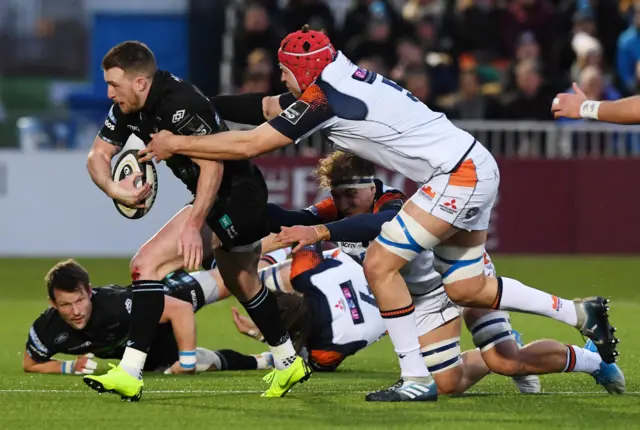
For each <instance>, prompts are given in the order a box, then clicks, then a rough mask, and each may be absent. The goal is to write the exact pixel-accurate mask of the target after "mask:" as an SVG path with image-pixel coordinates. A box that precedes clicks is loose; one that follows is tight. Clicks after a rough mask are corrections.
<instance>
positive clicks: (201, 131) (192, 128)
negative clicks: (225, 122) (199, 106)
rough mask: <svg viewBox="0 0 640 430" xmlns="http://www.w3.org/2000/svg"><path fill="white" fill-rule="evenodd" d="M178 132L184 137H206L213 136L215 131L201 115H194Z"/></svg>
mask: <svg viewBox="0 0 640 430" xmlns="http://www.w3.org/2000/svg"><path fill="white" fill-rule="evenodd" d="M177 131H178V134H181V135H183V136H204V135H207V134H211V132H212V131H213V129H212V128H211V126H210V125H209V124H207V123H206V122H205V120H203V119H202V118H201V117H200V116H199V115H193V116H192V117H191V118H190V119H189V121H187V122H186V123H185V124H184V125H182V126H181V127H180V128H179V129H178V130H177Z"/></svg>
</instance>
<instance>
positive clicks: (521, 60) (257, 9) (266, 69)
mask: <svg viewBox="0 0 640 430" xmlns="http://www.w3.org/2000/svg"><path fill="white" fill-rule="evenodd" d="M282 3H283V2H281V1H277V0H249V1H247V2H246V4H245V6H244V7H243V8H241V9H240V11H239V16H238V26H237V27H236V31H235V34H234V36H233V46H234V62H233V81H234V84H235V87H236V88H237V89H238V90H239V91H242V92H251V91H270V92H278V91H281V90H282V86H281V84H280V83H279V79H280V74H279V70H278V68H277V58H276V51H277V49H278V46H279V42H280V40H281V38H282V37H283V35H285V34H286V33H288V32H291V31H295V30H298V29H299V28H301V27H302V25H303V24H305V23H308V24H309V25H310V26H311V28H313V29H324V31H325V32H326V33H327V34H328V35H329V36H330V37H331V40H332V41H333V43H334V45H335V47H336V48H337V49H340V50H342V52H344V53H345V54H346V55H347V56H348V57H349V58H350V59H351V60H352V61H353V62H354V63H356V64H358V65H360V66H361V67H363V68H366V69H369V70H373V71H375V72H378V73H381V74H383V75H386V76H388V77H390V78H391V79H393V80H395V81H396V82H398V83H400V84H401V85H403V86H404V87H405V88H407V89H408V90H409V91H411V92H412V93H413V95H414V96H416V97H417V98H419V99H420V100H422V101H424V102H425V103H427V104H428V105H429V106H431V107H432V108H433V109H434V110H440V111H444V112H445V113H447V114H448V116H449V117H451V118H453V119H502V120H524V119H527V120H552V119H553V118H552V116H551V114H550V110H549V109H550V102H551V100H552V99H553V97H554V96H555V94H556V93H558V92H563V91H567V90H569V89H570V87H571V83H572V82H574V81H575V82H577V83H578V84H579V85H580V86H581V88H583V90H584V91H585V92H586V94H587V95H588V97H589V98H592V99H603V100H615V99H617V98H620V97H622V96H626V95H631V94H635V93H636V92H637V90H638V88H639V87H638V85H639V82H640V35H639V34H638V29H640V1H636V2H634V1H632V0H627V1H624V0H620V1H617V0H555V1H554V0H409V1H402V0H353V1H348V0H289V1H288V2H286V3H287V4H286V5H285V6H282Z"/></svg>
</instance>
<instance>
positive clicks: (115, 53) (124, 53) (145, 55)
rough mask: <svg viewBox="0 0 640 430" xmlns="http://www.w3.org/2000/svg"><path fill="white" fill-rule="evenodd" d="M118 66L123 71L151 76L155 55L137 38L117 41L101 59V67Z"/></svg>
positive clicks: (155, 68) (154, 64)
mask: <svg viewBox="0 0 640 430" xmlns="http://www.w3.org/2000/svg"><path fill="white" fill-rule="evenodd" d="M114 67H118V68H120V69H122V70H124V72H125V73H127V74H130V73H136V74H140V75H145V76H146V77H152V76H153V74H154V73H155V72H156V70H157V68H158V67H157V65H156V57H155V56H154V55H153V52H151V49H149V47H148V46H147V45H145V44H144V43H142V42H138V41H137V40H128V41H126V42H122V43H119V44H118V45H116V46H114V47H113V48H111V49H109V52H107V54H106V55H105V56H104V58H103V59H102V69H103V70H109V69H113V68H114Z"/></svg>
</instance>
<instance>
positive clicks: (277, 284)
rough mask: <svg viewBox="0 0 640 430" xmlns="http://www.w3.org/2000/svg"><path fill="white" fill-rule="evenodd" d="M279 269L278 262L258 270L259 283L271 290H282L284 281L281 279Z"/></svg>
mask: <svg viewBox="0 0 640 430" xmlns="http://www.w3.org/2000/svg"><path fill="white" fill-rule="evenodd" d="M279 269H280V266H279V265H278V264H274V265H272V266H269V267H265V268H264V269H261V270H260V271H259V272H258V276H259V277H260V283H261V284H262V286H263V287H266V288H267V289H269V290H271V291H282V289H283V286H284V281H283V280H282V276H281V275H280V270H279Z"/></svg>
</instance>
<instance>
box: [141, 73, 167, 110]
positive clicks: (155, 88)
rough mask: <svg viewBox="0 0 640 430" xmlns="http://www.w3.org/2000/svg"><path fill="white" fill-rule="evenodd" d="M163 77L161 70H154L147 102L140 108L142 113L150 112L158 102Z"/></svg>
mask: <svg viewBox="0 0 640 430" xmlns="http://www.w3.org/2000/svg"><path fill="white" fill-rule="evenodd" d="M163 77H164V75H163V73H162V70H156V73H155V74H154V75H153V80H152V81H151V88H150V89H149V94H147V100H146V101H145V102H144V106H143V107H142V110H143V111H150V110H151V109H153V108H154V106H155V105H156V104H157V103H158V101H160V94H161V92H162V80H163Z"/></svg>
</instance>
